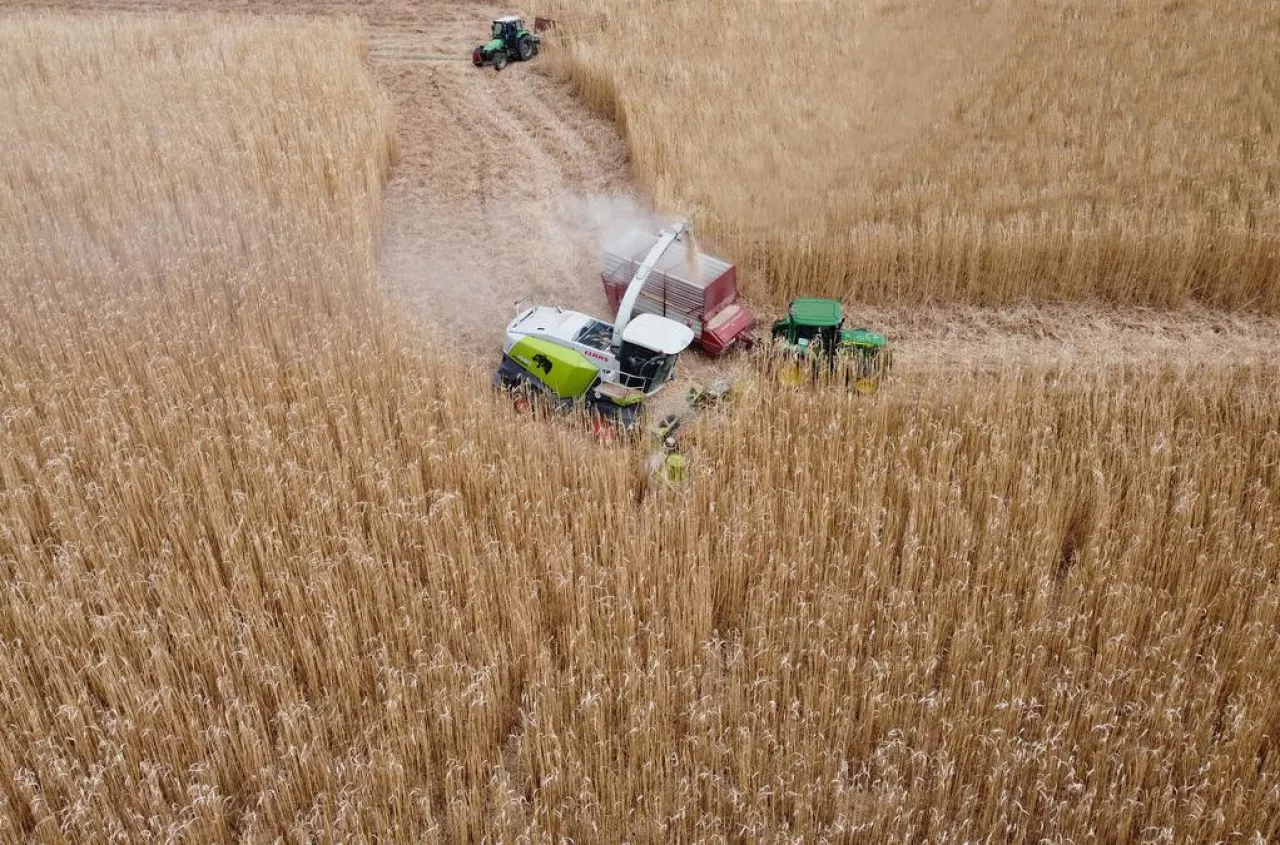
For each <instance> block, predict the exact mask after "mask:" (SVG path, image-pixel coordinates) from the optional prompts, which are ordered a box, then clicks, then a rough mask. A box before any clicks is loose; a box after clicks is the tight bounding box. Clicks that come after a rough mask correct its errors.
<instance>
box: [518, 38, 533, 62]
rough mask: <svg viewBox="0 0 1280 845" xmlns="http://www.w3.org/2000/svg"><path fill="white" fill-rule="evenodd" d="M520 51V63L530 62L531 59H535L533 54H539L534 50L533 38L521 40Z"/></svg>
mask: <svg viewBox="0 0 1280 845" xmlns="http://www.w3.org/2000/svg"><path fill="white" fill-rule="evenodd" d="M519 50H520V61H522V62H527V61H529V60H530V59H532V58H533V54H534V53H535V52H537V50H535V49H534V46H533V39H531V38H521V39H520V46H519Z"/></svg>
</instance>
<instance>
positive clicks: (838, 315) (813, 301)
mask: <svg viewBox="0 0 1280 845" xmlns="http://www.w3.org/2000/svg"><path fill="white" fill-rule="evenodd" d="M788 311H789V314H788V316H789V317H790V318H791V321H792V322H793V323H795V324H796V325H800V326H813V327H815V328H826V327H828V326H838V325H840V323H841V321H843V320H844V309H843V308H842V307H841V305H840V302H839V301H838V300H835V299H818V298H816V297H803V296H802V297H798V298H796V299H793V300H791V307H790V308H789V309H788Z"/></svg>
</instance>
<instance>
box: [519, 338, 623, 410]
mask: <svg viewBox="0 0 1280 845" xmlns="http://www.w3.org/2000/svg"><path fill="white" fill-rule="evenodd" d="M507 355H508V356H509V357H510V358H511V359H512V360H514V361H516V362H517V363H518V364H519V365H520V366H522V367H524V368H525V370H526V371H528V373H529V374H530V375H532V376H533V377H534V378H536V379H537V380H538V381H540V382H542V383H543V384H544V385H546V387H547V389H548V390H550V391H551V392H552V393H554V394H555V395H556V396H559V397H560V398H562V399H571V398H576V397H578V396H581V395H583V394H584V393H586V392H587V389H588V388H589V387H591V385H592V383H593V382H594V381H595V380H596V376H597V375H598V374H599V372H600V371H599V369H597V368H596V366H595V365H594V364H592V363H591V362H590V361H589V360H587V357H586V356H585V355H583V354H582V353H581V352H579V351H577V350H576V349H570V348H569V347H567V346H560V345H559V344H556V343H552V342H551V341H549V340H544V339H542V338H540V337H526V338H521V339H520V340H519V341H517V342H516V344H515V345H514V346H512V347H511V351H510V352H508V353H507Z"/></svg>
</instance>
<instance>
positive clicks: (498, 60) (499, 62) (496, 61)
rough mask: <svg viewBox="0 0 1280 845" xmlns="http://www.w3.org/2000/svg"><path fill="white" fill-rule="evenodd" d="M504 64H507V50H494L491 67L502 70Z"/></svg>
mask: <svg viewBox="0 0 1280 845" xmlns="http://www.w3.org/2000/svg"><path fill="white" fill-rule="evenodd" d="M506 66H507V52H506V51H505V50H498V51H496V52H495V53H494V54H493V69H494V70H502V69H503V68H504V67H506Z"/></svg>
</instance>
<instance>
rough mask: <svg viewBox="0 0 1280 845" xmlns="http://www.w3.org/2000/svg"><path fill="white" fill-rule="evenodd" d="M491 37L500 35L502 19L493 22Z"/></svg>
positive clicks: (499, 36)
mask: <svg viewBox="0 0 1280 845" xmlns="http://www.w3.org/2000/svg"><path fill="white" fill-rule="evenodd" d="M493 37H494V38H501V37H502V21H494V22H493Z"/></svg>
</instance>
